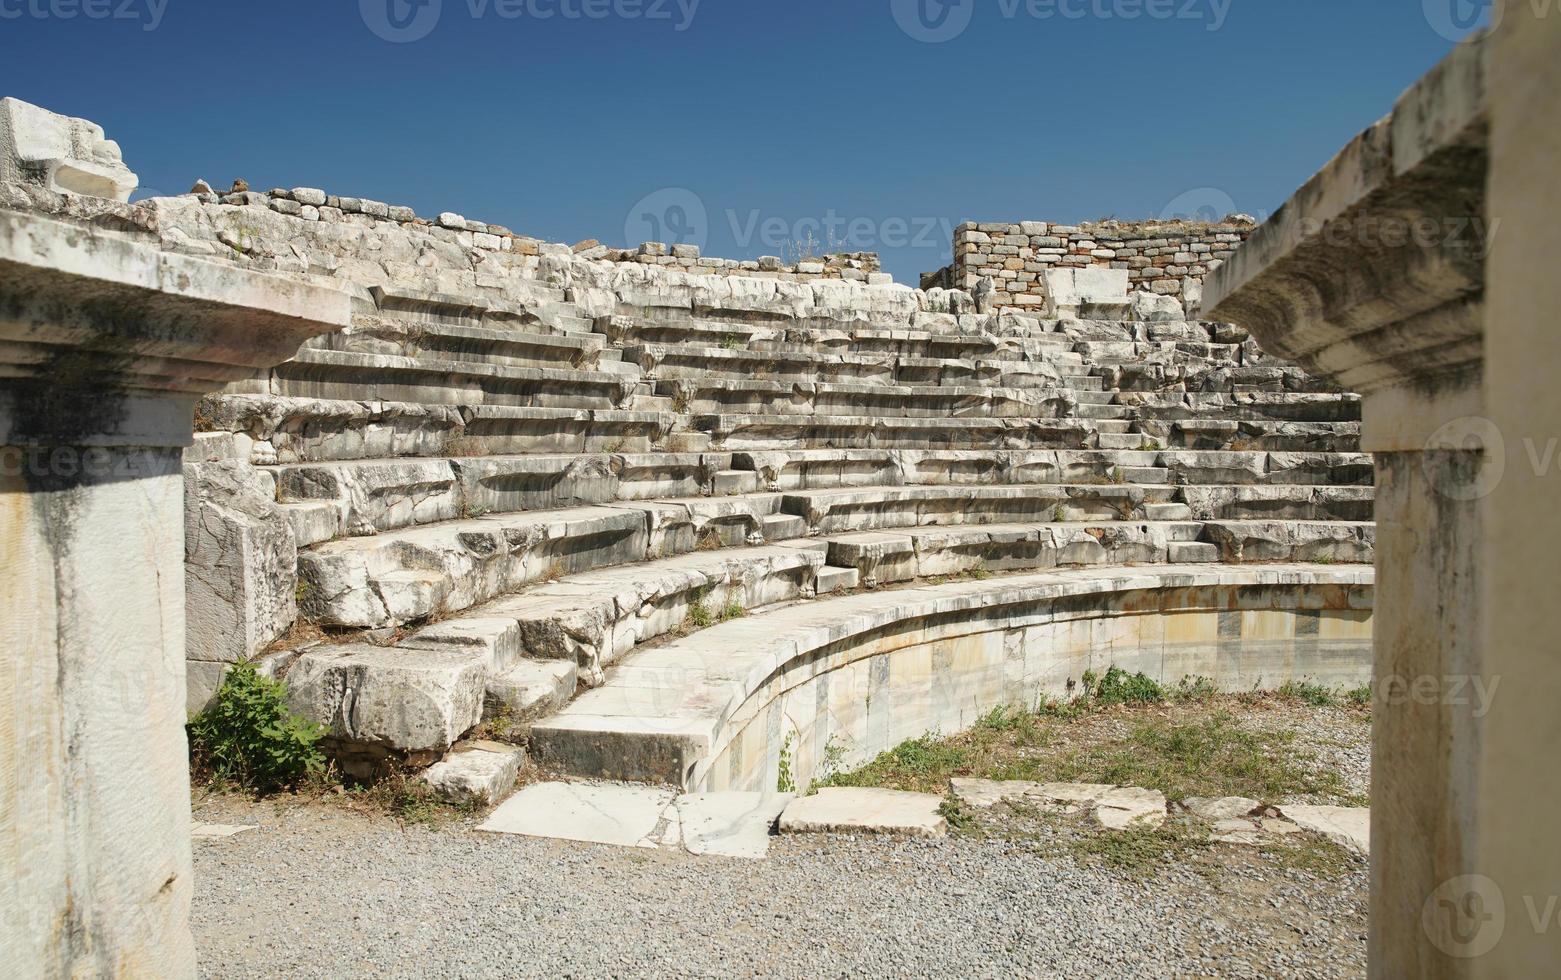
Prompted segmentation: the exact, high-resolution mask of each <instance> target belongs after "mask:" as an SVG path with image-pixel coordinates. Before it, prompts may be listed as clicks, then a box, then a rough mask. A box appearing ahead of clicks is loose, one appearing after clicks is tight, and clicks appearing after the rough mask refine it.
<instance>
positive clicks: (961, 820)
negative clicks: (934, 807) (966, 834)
mask: <svg viewBox="0 0 1561 980" xmlns="http://www.w3.org/2000/svg"><path fill="white" fill-rule="evenodd" d="M938 815H939V816H941V817H942V818H943V819H944V820H946V821H948V825H949V829H950V830H954V831H960V830H965V829H966V828H968V827H969V826H970V825H971V824H973V823H975V817H972V816H971V815H970V814H968V813H966V812H965V808H964V807H962V806H960V804H959V800H957V799H955V798H954V797H953V796H952V795H951V796H947V797H945V798H944V800H943V802H942V803H940V804H938Z"/></svg>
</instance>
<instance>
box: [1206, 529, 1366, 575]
mask: <svg viewBox="0 0 1561 980" xmlns="http://www.w3.org/2000/svg"><path fill="white" fill-rule="evenodd" d="M1203 527H1204V533H1203V537H1204V540H1206V541H1208V542H1209V543H1211V544H1213V545H1214V546H1215V547H1217V548H1218V549H1219V553H1220V560H1221V561H1225V562H1229V563H1232V564H1236V563H1241V562H1327V563H1333V562H1338V563H1341V564H1364V565H1369V564H1371V563H1372V562H1373V561H1374V560H1375V558H1376V543H1377V528H1376V525H1375V524H1373V523H1371V522H1369V521H1282V520H1261V521H1259V520H1252V521H1206V522H1204V525H1203Z"/></svg>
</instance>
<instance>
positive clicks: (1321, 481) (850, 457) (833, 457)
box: [264, 450, 1371, 547]
mask: <svg viewBox="0 0 1561 980" xmlns="http://www.w3.org/2000/svg"><path fill="white" fill-rule="evenodd" d="M1155 463H1165V464H1166V465H1164V466H1155V465H1151V464H1155ZM264 472H268V473H270V474H271V475H272V478H273V479H274V482H275V486H276V497H277V499H278V501H279V502H280V504H281V510H282V512H283V514H284V516H285V517H286V518H287V519H288V520H289V521H290V522H291V524H292V526H293V529H294V534H295V537H296V539H297V541H298V543H299V545H300V546H301V547H305V546H308V545H311V544H316V543H319V542H321V541H328V540H331V539H333V538H336V537H342V536H346V535H365V534H374V533H378V532H381V531H388V530H394V529H396V528H401V527H410V526H415V525H419V524H432V523H437V522H440V521H447V520H454V519H457V518H459V517H462V516H466V517H481V516H484V515H487V514H495V513H508V512H517V511H531V510H549V509H559V508H569V507H581V506H592V505H597V504H606V503H612V502H614V501H625V500H654V499H657V498H663V497H697V496H702V495H715V496H729V495H731V494H734V493H740V494H747V493H755V492H758V491H760V490H762V489H768V490H772V491H785V490H825V489H840V488H846V487H871V486H900V485H907V486H915V485H951V486H971V485H993V484H998V485H1000V484H1025V483H1042V484H1046V483H1108V482H1109V483H1116V482H1122V483H1127V484H1152V485H1160V484H1176V485H1183V486H1185V485H1203V484H1210V485H1222V484H1233V485H1242V484H1246V485H1264V484H1269V485H1287V486H1314V485H1315V486H1329V485H1339V486H1343V485H1351V484H1348V483H1347V482H1346V481H1347V480H1349V479H1355V480H1357V483H1356V484H1353V485H1357V486H1369V485H1370V484H1369V480H1370V474H1371V471H1370V459H1369V457H1365V456H1349V455H1329V454H1304V453H1276V454H1269V453H1219V452H1197V451H1190V450H1178V451H1166V452H1163V453H1154V452H1136V451H1101V450H1063V451H1053V450H1023V451H998V452H981V451H969V450H942V451H939V450H928V451H916V450H907V451H895V450H793V451H783V452H770V453H735V454H734V453H682V454H678V453H626V454H617V455H609V454H597V455H583V454H582V455H529V456H487V457H468V458H456V459H450V458H431V459H416V458H400V459H380V460H356V461H344V462H328V463H295V464H285V465H280V466H276V467H270V468H267V469H266V470H265V471H264Z"/></svg>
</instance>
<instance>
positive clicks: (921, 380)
mask: <svg viewBox="0 0 1561 980" xmlns="http://www.w3.org/2000/svg"><path fill="white" fill-rule="evenodd" d="M624 357H625V359H626V360H628V361H630V362H632V363H635V364H637V365H639V367H640V369H641V371H643V372H644V374H645V375H646V376H649V377H654V378H657V379H660V380H674V379H681V380H690V381H697V382H704V383H707V384H709V383H712V382H716V381H721V380H729V381H775V382H786V383H804V384H811V383H836V384H886V385H895V384H899V385H943V386H971V385H981V386H986V385H992V386H998V387H1012V388H1054V387H1057V385H1058V382H1059V378H1060V375H1059V373H1058V369H1057V368H1056V367H1054V366H1052V365H1051V364H1049V363H1046V362H1041V361H1003V360H995V361H986V360H962V359H954V358H926V357H898V356H894V355H871V354H832V353H821V352H819V351H808V350H795V351H790V352H783V351H762V350H746V349H726V348H721V347H691V346H673V345H663V344H648V345H643V346H635V347H626V348H624ZM1097 381H1098V379H1097ZM1097 387H1098V385H1097Z"/></svg>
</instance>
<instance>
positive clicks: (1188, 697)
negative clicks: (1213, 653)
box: [1174, 677, 1220, 701]
mask: <svg viewBox="0 0 1561 980" xmlns="http://www.w3.org/2000/svg"><path fill="white" fill-rule="evenodd" d="M1219 693H1220V689H1219V688H1218V687H1216V686H1215V685H1214V682H1213V681H1211V680H1209V679H1208V678H1207V677H1183V678H1182V679H1181V683H1179V684H1177V685H1176V693H1175V695H1174V697H1175V699H1176V700H1177V701H1208V700H1211V699H1212V698H1216V697H1218V696H1219Z"/></svg>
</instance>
